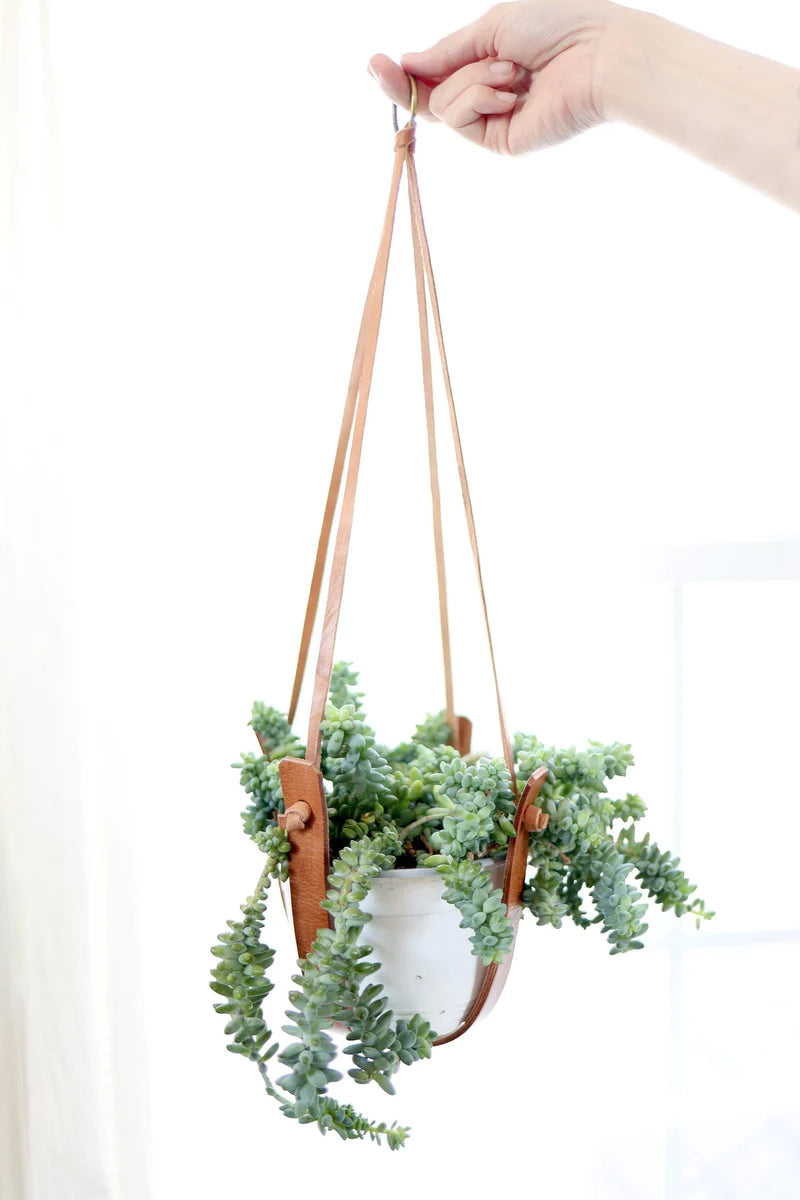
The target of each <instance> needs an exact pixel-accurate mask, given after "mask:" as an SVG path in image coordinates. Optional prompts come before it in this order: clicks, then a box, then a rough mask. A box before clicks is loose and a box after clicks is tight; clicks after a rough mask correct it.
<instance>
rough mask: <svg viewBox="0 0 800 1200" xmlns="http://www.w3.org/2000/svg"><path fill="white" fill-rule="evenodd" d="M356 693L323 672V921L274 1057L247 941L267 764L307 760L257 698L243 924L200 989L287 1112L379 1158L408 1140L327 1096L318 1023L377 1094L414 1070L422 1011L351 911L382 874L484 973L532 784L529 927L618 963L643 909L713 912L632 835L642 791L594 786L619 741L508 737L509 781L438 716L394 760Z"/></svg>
mask: <svg viewBox="0 0 800 1200" xmlns="http://www.w3.org/2000/svg"><path fill="white" fill-rule="evenodd" d="M357 682H358V680H357V676H356V673H355V672H354V671H353V670H352V669H351V667H350V665H349V664H346V663H337V664H336V666H335V667H334V669H333V678H332V683H331V689H330V694H329V702H328V705H327V708H326V712H325V719H324V721H323V723H322V759H321V761H322V775H323V778H324V781H325V792H326V798H327V802H328V818H329V836H330V846H331V855H332V857H333V862H332V864H331V871H330V875H329V879H328V888H327V892H326V896H325V899H324V901H323V907H324V909H325V911H326V912H327V913H328V914H329V919H330V925H329V926H328V927H322V928H320V929H319V931H318V933H317V936H316V939H315V940H314V942H313V945H312V946H311V949H310V952H309V953H308V954H307V956H306V957H305V958H303V959H301V960H300V962H299V972H298V974H297V975H296V976H294V978H293V982H294V984H295V986H296V990H293V991H292V992H291V993H290V994H289V1002H290V1006H291V1007H290V1008H289V1010H288V1011H287V1013H286V1016H287V1019H288V1022H289V1023H288V1024H287V1025H285V1026H284V1027H283V1028H284V1031H285V1032H286V1034H287V1038H288V1040H287V1041H285V1043H284V1044H283V1045H282V1047H279V1044H278V1041H277V1040H276V1039H275V1038H274V1037H273V1034H272V1033H271V1032H270V1030H269V1029H268V1028H267V1026H266V1024H265V1022H264V1017H263V1013H262V1003H263V1001H264V999H265V997H266V996H267V994H268V993H269V992H270V991H271V989H272V984H271V983H270V982H269V980H268V978H267V972H268V971H269V968H270V967H271V965H272V962H273V958H274V954H273V951H272V950H271V949H270V948H269V947H268V946H266V945H265V944H264V943H263V942H262V941H261V932H262V929H263V923H264V911H265V907H266V902H267V894H268V892H269V889H270V886H271V884H272V883H273V881H277V880H282V881H286V880H287V879H288V876H289V857H290V849H291V843H290V839H289V836H288V834H287V832H286V830H285V829H282V828H281V827H280V825H279V824H278V821H279V819H280V818H281V816H285V801H284V796H283V792H282V787H281V778H280V769H279V763H280V761H281V760H282V759H284V758H288V757H294V758H301V757H302V756H303V754H304V753H305V748H304V747H303V746H302V745H301V744H300V742H299V739H298V738H297V737H296V735H295V734H294V733H293V731H292V729H291V726H290V725H289V723H288V721H287V720H286V718H285V716H283V715H281V714H280V713H279V712H278V711H277V710H275V709H273V708H266V707H265V706H264V705H262V704H256V705H254V707H253V713H252V717H251V720H250V724H251V725H252V727H253V728H254V730H255V731H256V733H257V734H258V737H259V741H260V743H261V747H262V753H261V754H258V755H256V754H252V753H247V754H243V755H242V756H241V759H240V760H239V761H238V762H237V763H235V764H234V765H235V767H236V768H237V769H238V770H239V772H240V778H241V783H242V786H243V788H244V790H245V792H246V793H247V797H248V805H247V807H246V808H245V810H244V812H243V813H242V820H243V824H244V830H245V833H246V834H247V835H248V836H249V837H250V838H252V840H253V841H254V842H255V844H256V845H257V846H258V848H259V849H260V850H261V851H262V852H263V854H264V855H265V863H264V868H263V871H262V872H261V875H260V877H259V880H258V883H257V884H256V887H255V890H254V892H253V895H252V896H250V897H249V899H248V900H247V901H246V903H245V904H243V905H242V917H241V918H240V919H239V920H235V921H229V922H228V929H227V930H226V932H225V933H222V934H220V938H219V944H218V945H216V946H215V947H214V950H213V953H214V954H215V955H216V956H217V958H218V960H219V961H218V963H217V965H216V966H215V968H214V971H213V982H212V984H211V986H212V988H213V989H214V991H215V992H217V993H218V994H219V996H220V997H221V999H220V1002H219V1003H217V1004H216V1005H215V1008H216V1010H217V1012H219V1013H222V1014H224V1015H225V1016H226V1017H227V1018H228V1021H227V1024H226V1026H225V1032H226V1033H227V1034H228V1035H229V1038H230V1041H229V1043H228V1049H229V1050H231V1051H232V1052H233V1053H235V1054H240V1055H242V1056H244V1057H245V1058H248V1059H250V1060H251V1061H252V1062H254V1063H255V1064H256V1066H257V1069H258V1070H259V1071H260V1072H261V1075H262V1077H263V1080H264V1083H265V1086H266V1089H267V1091H268V1093H269V1094H270V1096H272V1097H273V1099H275V1100H277V1101H278V1103H279V1105H280V1107H281V1111H282V1112H283V1113H284V1114H285V1115H286V1116H288V1117H294V1118H296V1119H298V1120H299V1121H301V1122H303V1123H306V1122H314V1123H316V1124H317V1126H318V1127H319V1129H320V1130H321V1131H322V1132H323V1133H326V1132H328V1131H329V1130H334V1131H335V1132H337V1133H338V1134H339V1135H340V1136H341V1137H343V1138H363V1137H365V1136H367V1135H369V1136H370V1137H372V1138H373V1139H375V1140H377V1141H380V1140H381V1138H382V1137H385V1138H386V1141H387V1142H388V1144H389V1146H391V1147H392V1148H393V1149H394V1148H397V1147H398V1146H400V1145H402V1144H403V1142H404V1141H405V1139H406V1137H407V1134H408V1130H407V1128H405V1127H403V1126H398V1125H397V1124H394V1123H393V1124H391V1125H387V1124H385V1123H384V1122H374V1121H370V1120H369V1119H368V1118H366V1117H364V1116H361V1115H360V1114H358V1113H357V1112H355V1111H354V1109H353V1108H352V1107H351V1106H350V1105H348V1104H339V1103H337V1101H336V1100H334V1099H333V1098H332V1097H331V1096H330V1095H329V1094H328V1088H329V1085H330V1084H332V1083H335V1082H336V1081H337V1080H338V1079H340V1078H341V1072H340V1071H339V1070H337V1069H336V1068H335V1067H334V1065H333V1064H334V1062H335V1060H336V1059H337V1048H336V1044H335V1042H334V1040H333V1038H332V1037H331V1035H330V1032H329V1031H330V1030H331V1029H332V1027H333V1026H335V1025H343V1026H345V1027H346V1028H347V1034H346V1045H345V1047H344V1049H343V1054H344V1055H347V1056H348V1057H349V1059H350V1060H351V1063H352V1065H351V1066H350V1067H349V1070H348V1074H349V1075H350V1076H351V1077H352V1078H353V1079H355V1080H356V1082H357V1083H362V1084H366V1083H375V1084H377V1085H378V1086H379V1087H380V1088H382V1089H383V1090H384V1091H385V1092H388V1093H389V1094H393V1093H394V1084H393V1076H394V1075H395V1073H396V1072H397V1070H398V1069H399V1067H400V1066H401V1064H406V1065H410V1064H411V1063H414V1062H416V1061H417V1060H418V1059H420V1058H429V1057H430V1054H431V1045H432V1043H433V1041H434V1039H435V1038H436V1031H434V1030H433V1029H432V1028H431V1025H430V1022H429V1021H428V1020H426V1019H424V1018H423V1017H421V1016H420V1015H416V1014H407V1015H406V1016H403V1017H398V1016H397V1015H396V1014H395V1013H394V1012H393V1011H392V1008H391V1004H390V998H389V997H388V996H387V995H386V992H385V990H384V988H383V987H382V986H381V985H380V984H378V983H375V982H374V981H373V979H372V978H371V977H372V976H373V974H374V973H375V972H376V971H378V970H379V969H380V966H381V964H380V963H377V962H376V961H375V960H374V957H373V956H372V954H371V948H370V945H369V929H368V926H369V923H370V921H371V919H372V917H371V914H370V913H369V912H368V911H367V905H366V902H367V900H368V897H369V894H370V889H371V887H372V886H373V884H374V882H375V880H376V878H378V877H380V876H381V875H382V873H386V872H392V871H393V870H397V869H401V870H402V869H406V868H409V867H415V868H422V869H423V870H424V869H426V868H427V869H431V868H434V869H435V871H436V873H437V874H438V875H439V876H440V877H441V887H442V899H443V900H444V901H445V902H446V903H447V904H449V905H451V906H453V908H454V909H456V910H457V912H458V915H459V918H460V922H459V923H460V926H461V927H462V928H464V929H465V930H468V931H469V941H470V943H471V950H472V954H473V955H475V956H476V958H478V959H479V960H480V962H481V963H482V964H483V965H484V966H489V965H490V964H492V963H494V964H500V963H502V962H503V960H504V959H505V958H506V956H507V955H508V954H509V953H510V951H511V947H512V943H513V940H514V928H513V926H512V923H511V921H510V920H509V915H508V912H507V907H506V905H505V904H504V902H503V897H502V892H501V890H500V889H499V888H497V887H493V886H492V883H491V879H490V877H489V872H488V871H487V869H486V867H487V865H489V864H491V863H492V861H495V860H497V859H498V858H499V857H504V856H505V855H506V853H507V851H508V848H509V843H510V842H511V841H512V839H513V838H514V836H515V829H514V824H513V818H514V809H515V805H514V800H513V797H514V786H513V784H516V786H517V787H522V786H524V783H525V781H526V780H527V779H529V777H530V776H531V775H532V774H534V773H536V772H542V775H543V778H542V782H541V788H540V790H539V793H538V798H537V808H538V809H539V810H540V811H541V813H543V814H544V816H545V817H546V818H547V819H546V822H545V821H539V822H538V824H539V825H540V828H539V829H538V831H535V832H533V833H532V835H531V841H530V851H529V866H528V874H527V878H526V881H525V885H524V890H523V891H522V897H521V904H522V909H523V912H527V913H529V914H530V915H531V916H532V917H533V918H535V920H536V923H537V924H538V925H552V926H554V927H555V928H557V929H559V928H561V926H562V924H563V922H564V921H565V920H566V919H569V920H571V921H573V922H574V923H575V924H576V925H578V926H579V927H580V928H582V929H588V928H590V927H592V926H595V927H596V928H597V929H598V931H599V932H601V933H602V934H603V935H605V937H606V938H607V940H608V943H609V947H610V952H611V954H621V953H625V952H627V951H630V950H638V949H640V948H641V947H642V946H643V944H644V943H643V938H644V935H645V933H646V931H647V924H646V923H645V914H646V912H647V907H648V899H647V898H650V899H651V900H652V901H654V902H655V903H656V904H658V905H659V906H660V907H661V908H662V909H664V910H665V911H668V910H671V911H673V912H674V913H675V915H676V916H684V915H690V916H692V917H694V918H695V919H696V922H697V925H698V926H699V925H700V923H701V921H702V920H704V919H708V918H709V917H710V916H712V914H711V913H710V912H707V911H706V909H705V906H704V904H703V901H702V900H700V899H697V898H696V896H695V895H694V893H695V890H696V889H695V885H694V884H692V883H690V882H689V881H688V879H687V878H686V876H685V874H684V873H683V871H682V870H681V868H680V865H679V860H678V859H677V858H674V857H673V856H672V855H671V854H669V853H668V852H666V851H662V850H661V849H660V848H659V847H658V846H657V845H656V844H655V843H654V842H651V840H650V835H649V834H644V835H642V834H640V833H639V825H638V823H639V822H640V821H641V819H642V818H643V816H644V814H645V804H644V802H643V800H642V799H641V797H639V796H637V795H633V794H631V793H630V792H626V793H625V794H623V795H620V796H617V797H614V796H613V795H612V794H611V792H610V791H609V788H608V784H609V783H611V782H612V781H614V780H616V779H618V778H622V777H624V776H625V775H626V774H627V771H628V769H629V768H630V767H631V766H632V764H633V757H632V755H631V749H630V746H628V745H623V744H621V743H618V742H617V743H614V744H613V745H610V746H604V745H602V744H601V743H599V742H590V743H589V745H588V746H587V748H586V749H585V750H576V749H575V747H570V748H569V749H566V750H557V749H555V748H554V747H552V746H546V745H544V744H542V743H541V742H539V741H538V740H537V739H536V738H535V737H532V736H527V735H524V734H517V735H516V736H515V737H514V755H515V779H514V781H513V783H512V779H511V776H510V774H509V772H508V768H507V767H506V764H505V763H504V761H503V760H502V759H497V758H488V757H483V756H476V755H466V756H462V755H461V754H459V752H458V751H457V750H456V749H455V747H454V746H452V745H451V744H449V743H450V738H451V736H452V730H451V729H450V727H449V726H448V724H447V721H446V718H445V714H444V712H441V713H437V714H436V715H435V716H428V717H426V719H425V720H424V721H423V722H422V723H421V724H420V725H418V726H417V729H416V732H415V733H414V735H413V736H412V737H411V738H410V740H409V741H408V742H405V743H403V744H402V745H400V746H397V747H395V748H394V749H391V748H389V747H387V746H382V745H379V744H377V742H376V739H375V734H374V732H373V730H372V728H371V727H370V726H369V724H368V723H367V718H366V714H365V712H364V710H363V708H362V706H361V700H362V697H361V694H360V693H359V692H358V691H357V690H356V685H357ZM273 1056H276V1058H277V1063H279V1064H280V1067H279V1071H280V1074H277V1077H276V1078H275V1079H274V1081H273V1079H272V1077H271V1075H270V1073H269V1067H268V1064H269V1063H270V1060H271V1059H272V1058H273ZM273 1074H275V1072H273Z"/></svg>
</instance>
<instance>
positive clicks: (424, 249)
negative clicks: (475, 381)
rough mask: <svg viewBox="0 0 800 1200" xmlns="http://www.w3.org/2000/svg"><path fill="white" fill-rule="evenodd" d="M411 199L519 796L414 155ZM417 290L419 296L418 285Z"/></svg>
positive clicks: (506, 747) (506, 751) (503, 730)
mask: <svg viewBox="0 0 800 1200" xmlns="http://www.w3.org/2000/svg"><path fill="white" fill-rule="evenodd" d="M408 198H409V203H410V206H411V227H412V232H413V237H414V249H415V255H414V257H415V263H416V261H417V255H418V248H419V252H420V253H421V256H422V261H423V264H424V268H425V276H426V278H427V281H428V291H429V293H430V298H431V309H432V310H433V321H434V325H435V327H436V340H437V342H438V345H439V357H440V359H441V362H442V375H443V377H444V387H445V393H446V395H447V406H448V409H449V412H450V425H451V428H452V431H453V443H454V445H455V450H456V462H457V464H458V477H459V480H460V481H461V496H462V499H463V501H464V511H465V513H466V516H467V528H468V530H469V540H470V546H471V547H472V557H473V559H474V561H475V572H476V574H477V577H478V589H479V591H480V597H481V607H482V609H483V618H484V622H485V625H486V636H487V638H488V640H489V656H490V658H491V662H492V674H493V676H494V686H495V694H496V696H497V713H498V716H499V719H500V736H501V739H502V744H503V757H504V759H505V762H506V766H507V767H508V771H509V774H510V775H511V785H512V787H513V789H514V792H515V794H516V793H517V785H516V776H515V774H514V751H513V749H512V744H511V738H510V737H509V734H508V726H507V724H506V717H505V711H504V709H503V700H502V697H501V695H500V683H499V680H498V677H497V663H496V661H495V655H494V643H493V642H492V630H491V626H490V624H489V611H488V608H487V605H486V591H485V589H484V586H483V572H482V570H481V557H480V553H479V551H478V535H477V533H476V530H475V516H474V513H473V511H472V500H471V498H470V494H469V483H468V482H467V470H466V467H465V466H464V452H463V448H462V445H461V434H460V432H459V428H458V418H457V417H456V407H455V401H454V400H453V388H452V384H451V381H450V370H449V368H448V365H447V354H446V352H445V348H444V335H443V333H442V320H441V315H440V312H439V298H438V295H437V293H436V282H435V280H434V277H433V266H432V264H431V254H430V247H429V245H428V236H427V233H426V231H425V222H424V220H423V217H422V202H421V200H420V195H419V183H418V180H417V168H416V163H415V162H414V159H413V157H412V156H411V155H409V156H408ZM417 291H418V293H419V283H418V288H417ZM423 319H424V310H423V309H422V307H421V308H420V323H422V320H423Z"/></svg>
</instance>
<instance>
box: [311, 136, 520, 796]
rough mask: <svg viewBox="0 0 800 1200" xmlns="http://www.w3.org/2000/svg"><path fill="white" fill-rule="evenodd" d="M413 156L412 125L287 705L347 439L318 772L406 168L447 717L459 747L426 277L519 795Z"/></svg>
mask: <svg viewBox="0 0 800 1200" xmlns="http://www.w3.org/2000/svg"><path fill="white" fill-rule="evenodd" d="M413 150H414V125H413V123H409V124H408V125H406V126H404V128H403V129H401V130H399V132H398V133H397V136H396V138H395V162H394V171H393V173H392V182H391V187H390V191H389V201H388V205H387V209H386V216H385V218H384V224H383V231H382V234H381V240H380V244H379V247H378V253H377V256H376V260H375V266H374V269H373V273H372V278H371V280H370V286H369V290H368V293H367V299H366V302H365V305H364V311H363V314H362V318H361V326H360V329H359V335H358V341H357V344H356V351H355V356H354V360H353V367H352V370H351V375H350V384H349V387H348V391H347V397H346V400H345V408H344V413H343V417H342V425H341V429H340V432H339V441H338V444H337V449H336V455H335V459H334V465H333V470H332V473H331V480H330V485H329V488H328V496H327V501H326V505H325V513H324V516H323V522H322V529H321V532H320V537H319V542H318V545H317V554H316V559H315V564H314V571H313V575H312V581H311V588H310V591H309V598H308V603H307V606H306V614H305V619H304V624H303V632H302V636H301V643H300V652H299V655H298V661H297V669H296V672H295V679H294V685H293V689H292V697H291V702H290V706H289V721H290V722H292V721H293V720H294V717H295V714H296V708H297V702H298V698H299V695H300V689H301V686H302V680H303V675H304V673H305V666H306V662H307V659H308V650H309V646H310V642H311V637H312V632H313V627H314V622H315V619H316V613H317V609H318V605H319V597H320V593H321V586H322V576H323V573H324V568H325V560H326V557H327V551H328V545H329V541H330V534H331V529H332V526H333V517H334V512H335V509H336V504H337V501H338V496H339V490H340V487H341V480H342V475H343V470H344V460H345V456H346V453H347V447H348V443H349V442H350V438H351V435H352V445H351V447H350V457H349V461H348V465H347V478H346V481H345V491H344V498H343V500H342V508H341V512H340V516H339V525H338V529H337V535H336V543H335V548H334V556H333V563H332V566H331V574H330V581H329V585H328V595H327V601H326V607H325V616H324V620H323V628H322V635H321V639H320V647H319V655H318V659H317V669H316V674H315V679H314V692H313V696H312V703H311V716H310V719H309V731H308V738H307V743H306V758H307V760H308V761H310V762H313V763H314V764H315V765H316V766H319V763H320V750H321V740H320V731H319V729H320V724H321V722H322V719H323V716H324V712H325V705H326V702H327V696H328V691H329V689H330V679H331V673H332V670H333V656H334V645H335V639H336V630H337V627H338V621H339V613H340V609H341V600H342V594H343V590H344V577H345V570H346V565H347V554H348V549H349V542H350V532H351V529H352V521H353V510H354V506H355V494H356V486H357V482H358V470H359V465H360V460H361V448H362V443H363V435H364V426H365V422H366V414H367V404H368V401H369V393H370V387H371V382H372V370H373V366H374V361H375V352H376V347H377V340H378V332H379V328H380V319H381V313H382V308H383V296H384V290H385V284H386V274H387V269H388V262H389V252H390V249H391V241H392V233H393V229H394V218H395V213H396V207H397V197H398V193H399V187H400V180H401V177H402V171H403V167H404V166H405V167H406V168H407V176H408V189H409V204H410V207H411V214H412V221H411V226H412V242H413V247H414V265H415V275H416V286H417V302H418V308H419V326H420V344H421V351H422V375H423V387H424V392H425V413H426V427H427V436H428V460H429V471H430V484H431V499H432V506H433V523H434V546H435V552H436V570H437V584H438V591H439V616H440V625H441V637H442V652H443V658H444V671H445V714H446V718H447V721H448V724H449V725H450V727H451V729H453V731H454V735H455V739H456V741H458V740H459V739H458V735H457V733H456V730H457V727H458V725H459V721H460V720H461V719H460V718H458V717H456V715H455V710H454V704H453V682H452V661H451V653H450V634H449V622H448V615H447V590H446V578H445V564H444V546H443V536H442V519H441V500H440V493H439V479H438V466H437V455H436V435H435V422H434V411H433V385H432V377H431V361H430V344H429V335H428V320H427V309H426V304H425V280H426V278H427V283H428V288H429V292H430V298H431V307H432V309H433V315H434V324H435V327H436V335H437V342H438V347H439V355H440V358H441V362H442V370H443V375H444V381H445V391H446V394H447V401H448V408H449V412H450V424H451V428H452V433H453V440H454V444H455V450H456V461H457V465H458V471H459V479H460V483H461V492H462V498H463V501H464V508H465V512H466V517H467V526H468V530H469V537H470V545H471V548H472V554H473V558H474V561H475V568H476V572H477V576H478V587H479V591H480V597H481V605H482V609H483V614H484V621H485V624H486V632H487V637H488V641H489V653H490V657H491V663H492V672H493V675H494V683H495V691H496V695H497V705H498V714H499V718H500V731H501V739H502V745H503V756H504V759H505V762H506V765H507V766H508V769H509V772H510V774H511V780H512V786H513V787H514V789H515V792H516V781H515V775H514V757H513V750H512V746H511V740H510V738H509V735H508V729H507V726H506V721H505V714H504V711H503V705H502V700H501V697H500V690H499V682H498V676H497V666H496V662H495V655H494V646H493V642H492V635H491V628H490V625H489V616H488V611H487V605H486V596H485V590H484V585H483V576H482V571H481V564H480V555H479V552H478V543H477V535H476V531H475V520H474V515H473V511H472V503H471V499H470V494H469V485H468V482H467V476H466V469H465V467H464V458H463V450H462V446H461V438H460V433H459V429H458V422H457V418H456V413H455V404H454V400H453V393H452V386H451V382H450V374H449V369H448V365H447V358H446V353H445V349H444V338H443V334H442V325H441V317H440V313H439V304H438V297H437V294H436V286H435V281H434V278H433V269H432V266H431V259H430V248H429V246H428V241H427V235H426V232H425V226H424V221H423V218H422V206H421V201H420V197H419V184H418V181H417V173H416V168H415V164H414V159H413Z"/></svg>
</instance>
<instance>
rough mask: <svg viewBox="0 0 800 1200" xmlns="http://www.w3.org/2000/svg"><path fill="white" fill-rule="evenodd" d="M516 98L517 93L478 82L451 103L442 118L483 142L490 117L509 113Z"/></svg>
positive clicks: (474, 140)
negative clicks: (500, 90)
mask: <svg viewBox="0 0 800 1200" xmlns="http://www.w3.org/2000/svg"><path fill="white" fill-rule="evenodd" d="M517 100H519V96H518V95H517V94H516V92H498V91H495V89H494V88H491V87H488V86H487V85H486V84H484V83H475V84H473V85H472V87H468V88H467V89H466V91H464V92H461V94H460V95H459V96H457V97H456V99H455V100H454V101H453V102H452V104H450V105H448V107H447V108H446V109H445V110H444V112H443V114H442V118H441V119H442V120H443V121H444V123H445V124H446V125H449V126H450V128H451V129H455V130H456V131H457V132H458V133H462V134H464V135H465V136H466V137H468V138H470V140H471V141H473V142H480V143H481V145H483V144H486V140H487V139H486V129H487V118H490V117H498V116H500V117H505V116H509V115H510V114H511V113H513V111H514V108H515V106H516V102H517Z"/></svg>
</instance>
